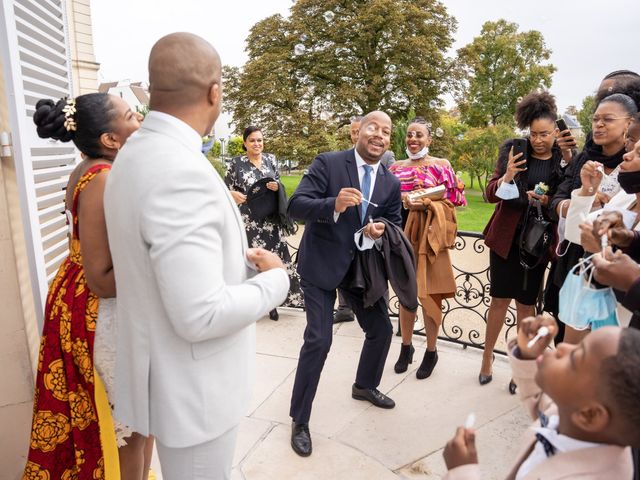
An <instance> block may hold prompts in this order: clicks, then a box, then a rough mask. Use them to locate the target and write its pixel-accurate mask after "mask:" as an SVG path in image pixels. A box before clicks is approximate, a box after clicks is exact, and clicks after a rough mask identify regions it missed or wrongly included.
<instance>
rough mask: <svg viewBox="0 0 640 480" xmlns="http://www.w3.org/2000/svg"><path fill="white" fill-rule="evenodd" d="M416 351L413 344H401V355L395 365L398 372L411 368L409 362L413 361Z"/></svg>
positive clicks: (394, 367)
mask: <svg viewBox="0 0 640 480" xmlns="http://www.w3.org/2000/svg"><path fill="white" fill-rule="evenodd" d="M415 351H416V349H415V348H413V345H411V344H409V345H400V356H399V357H398V361H397V362H396V364H395V365H394V366H393V369H394V370H395V372H396V373H403V372H406V371H407V368H409V364H410V363H413V353H414V352H415Z"/></svg>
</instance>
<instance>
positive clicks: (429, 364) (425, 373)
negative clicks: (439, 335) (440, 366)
mask: <svg viewBox="0 0 640 480" xmlns="http://www.w3.org/2000/svg"><path fill="white" fill-rule="evenodd" d="M436 363H438V351H437V350H434V351H433V352H430V351H429V350H427V351H426V352H424V358H423V359H422V363H421V364H420V368H418V370H417V371H416V377H417V378H419V379H420V380H422V379H423V378H427V377H429V376H431V372H433V369H434V368H435V366H436Z"/></svg>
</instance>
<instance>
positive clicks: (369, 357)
mask: <svg viewBox="0 0 640 480" xmlns="http://www.w3.org/2000/svg"><path fill="white" fill-rule="evenodd" d="M300 284H301V286H302V291H303V292H304V301H305V307H306V311H307V328H306V329H305V331H304V344H303V345H302V349H301V350H300V358H299V360H298V369H297V371H296V378H295V382H294V384H293V393H292V395H291V409H290V411H289V415H290V416H291V418H293V420H294V421H295V422H296V423H309V418H310V417H311V407H312V404H313V399H314V397H315V395H316V391H317V389H318V382H319V381H320V374H321V373H322V368H323V367H324V362H325V360H326V358H327V354H328V353H329V350H330V349H331V342H332V340H333V305H334V303H335V301H336V292H335V290H323V289H322V288H319V287H317V286H315V285H312V284H310V283H308V282H306V281H305V280H302V281H301V282H300ZM341 291H342V293H343V295H344V297H345V300H346V301H347V304H348V305H349V306H350V307H351V308H352V309H353V311H354V313H355V315H356V318H357V319H358V323H359V324H360V327H361V328H362V330H364V332H365V340H364V344H363V346H362V352H361V354H360V361H359V363H358V369H357V371H356V380H355V383H357V384H358V386H360V387H363V388H377V387H378V385H380V380H381V378H382V371H383V369H384V363H385V361H386V359H387V354H388V353H389V346H390V345H391V337H392V335H393V327H392V326H391V321H390V320H389V314H388V310H387V303H386V302H385V300H384V298H381V299H380V300H378V302H377V303H376V304H375V305H374V306H372V307H370V308H364V307H363V305H362V297H361V296H359V295H355V294H353V293H351V292H350V291H348V290H341Z"/></svg>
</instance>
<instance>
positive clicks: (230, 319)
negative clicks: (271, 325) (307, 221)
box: [105, 33, 289, 480]
mask: <svg viewBox="0 0 640 480" xmlns="http://www.w3.org/2000/svg"><path fill="white" fill-rule="evenodd" d="M149 81H150V94H151V104H150V109H151V111H150V112H149V114H148V115H147V117H146V119H145V121H144V122H143V125H142V127H141V129H140V131H139V132H138V133H139V134H138V135H136V136H135V137H131V138H130V140H129V142H128V144H127V146H126V148H123V149H122V150H121V151H120V153H119V154H118V161H117V162H115V164H114V167H113V169H112V170H111V173H110V175H109V180H108V182H107V186H106V190H105V211H106V220H107V228H108V233H109V243H110V247H111V252H112V255H113V263H114V270H115V276H116V284H117V292H118V296H117V298H118V307H117V313H118V333H117V357H116V378H115V405H116V412H115V417H116V418H117V419H118V420H120V421H122V422H123V423H125V424H126V425H128V426H130V427H131V428H132V429H133V430H134V431H136V432H139V433H141V434H142V435H154V436H155V438H156V440H157V446H158V453H159V456H160V463H161V466H162V473H163V477H164V478H165V480H175V479H180V480H184V479H195V478H198V479H205V478H206V479H221V478H225V479H226V478H229V476H230V471H231V463H232V458H233V451H234V447H235V439H236V434H237V429H238V424H239V422H240V419H241V418H242V416H243V415H244V414H245V413H246V408H247V405H248V400H249V396H250V393H251V388H250V387H251V383H252V382H251V380H252V373H253V361H254V355H255V327H254V322H255V321H256V320H258V319H259V318H260V317H261V316H263V315H265V314H266V313H267V312H269V311H270V310H271V309H273V308H275V307H276V306H277V305H280V304H281V303H282V302H283V301H284V299H285V297H286V295H287V290H288V288H289V279H288V277H287V274H286V272H285V270H284V268H283V264H282V262H281V261H280V259H279V258H278V257H277V256H276V255H274V254H272V253H270V252H267V251H266V250H262V249H247V240H246V236H245V232H244V227H243V224H242V219H241V218H240V215H239V213H238V210H237V208H236V205H235V203H234V201H233V199H232V198H231V195H230V194H229V190H228V189H227V188H226V187H225V185H224V183H223V182H222V180H221V179H220V177H219V176H218V174H217V173H216V172H215V170H214V169H213V168H212V166H211V165H210V164H209V162H208V161H207V159H206V158H205V157H204V156H203V155H202V153H201V151H200V147H201V144H202V140H201V138H202V136H203V135H204V134H206V133H208V132H209V131H210V130H211V127H212V126H213V124H214V122H215V120H216V118H217V117H218V115H219V113H220V104H221V99H222V98H221V97H222V83H221V66H220V59H219V57H218V54H217V52H216V51H215V49H214V48H213V47H212V46H211V45H210V44H209V43H207V42H206V41H205V40H203V39H202V38H200V37H197V36H195V35H191V34H187V33H174V34H171V35H168V36H166V37H163V38H161V39H160V40H159V41H158V42H157V43H156V44H155V45H154V47H153V49H152V50H151V55H150V57H149ZM249 266H251V267H253V268H255V270H257V271H258V272H260V273H258V274H257V275H255V276H253V277H252V276H251V273H250V272H251V269H250V268H249Z"/></svg>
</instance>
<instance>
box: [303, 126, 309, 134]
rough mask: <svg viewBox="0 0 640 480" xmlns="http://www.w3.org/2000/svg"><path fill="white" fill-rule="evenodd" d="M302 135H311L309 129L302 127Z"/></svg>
mask: <svg viewBox="0 0 640 480" xmlns="http://www.w3.org/2000/svg"><path fill="white" fill-rule="evenodd" d="M302 133H303V134H305V135H309V127H302Z"/></svg>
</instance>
